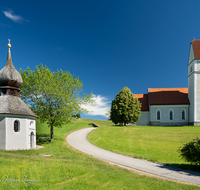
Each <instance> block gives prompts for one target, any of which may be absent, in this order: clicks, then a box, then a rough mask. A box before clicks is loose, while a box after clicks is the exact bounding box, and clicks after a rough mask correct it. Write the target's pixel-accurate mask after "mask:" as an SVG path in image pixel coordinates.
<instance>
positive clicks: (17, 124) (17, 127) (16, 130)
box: [14, 120, 19, 132]
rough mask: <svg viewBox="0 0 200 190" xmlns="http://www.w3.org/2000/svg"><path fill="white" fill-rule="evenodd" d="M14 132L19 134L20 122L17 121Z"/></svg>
mask: <svg viewBox="0 0 200 190" xmlns="http://www.w3.org/2000/svg"><path fill="white" fill-rule="evenodd" d="M14 131H15V132H19V121H17V120H15V122H14Z"/></svg>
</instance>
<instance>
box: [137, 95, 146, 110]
mask: <svg viewBox="0 0 200 190" xmlns="http://www.w3.org/2000/svg"><path fill="white" fill-rule="evenodd" d="M134 96H135V97H136V98H138V100H139V101H140V103H141V104H142V107H141V111H149V104H148V94H134Z"/></svg>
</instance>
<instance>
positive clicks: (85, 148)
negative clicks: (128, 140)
mask: <svg viewBox="0 0 200 190" xmlns="http://www.w3.org/2000/svg"><path fill="white" fill-rule="evenodd" d="M94 129H96V128H84V129H81V130H78V131H75V132H73V133H71V134H70V135H68V136H67V142H68V143H69V144H70V145H71V146H72V147H74V148H76V149H78V150H80V151H81V152H84V153H86V154H89V155H92V156H94V157H97V158H100V159H103V160H107V161H109V162H112V163H116V164H119V166H120V165H121V166H122V167H123V166H125V167H128V168H133V169H136V170H139V171H142V172H147V173H150V174H154V175H157V176H161V177H164V178H168V179H172V180H178V181H182V182H186V183H191V184H196V185H198V186H200V172H193V171H188V170H182V169H180V168H176V167H172V166H166V165H163V164H158V163H153V162H149V161H146V160H142V159H137V158H133V157H129V156H124V155H121V154H117V153H113V152H110V151H107V150H104V149H101V148H98V147H96V146H94V145H93V144H91V143H90V142H89V141H88V140H87V134H88V133H89V132H90V131H92V130H94Z"/></svg>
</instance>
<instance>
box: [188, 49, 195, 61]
mask: <svg viewBox="0 0 200 190" xmlns="http://www.w3.org/2000/svg"><path fill="white" fill-rule="evenodd" d="M193 60H194V52H193V47H192V45H190V53H189V61H188V63H191V62H192V61H193Z"/></svg>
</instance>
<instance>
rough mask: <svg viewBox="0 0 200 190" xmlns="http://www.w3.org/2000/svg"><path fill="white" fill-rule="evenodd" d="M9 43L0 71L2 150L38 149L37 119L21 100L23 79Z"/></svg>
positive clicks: (0, 137)
mask: <svg viewBox="0 0 200 190" xmlns="http://www.w3.org/2000/svg"><path fill="white" fill-rule="evenodd" d="M10 48H11V45H10V40H9V43H8V56H7V61H6V64H5V66H4V68H3V69H1V70H0V149H3V150H24V149H31V148H36V121H35V120H36V118H37V117H38V116H37V115H36V114H35V113H33V112H32V111H31V109H30V108H29V107H28V105H26V104H25V103H24V102H23V101H22V100H21V98H20V90H19V87H20V86H21V84H22V77H21V75H20V73H19V72H18V71H17V70H16V69H15V67H14V65H13V63H12V59H11V52H10Z"/></svg>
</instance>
